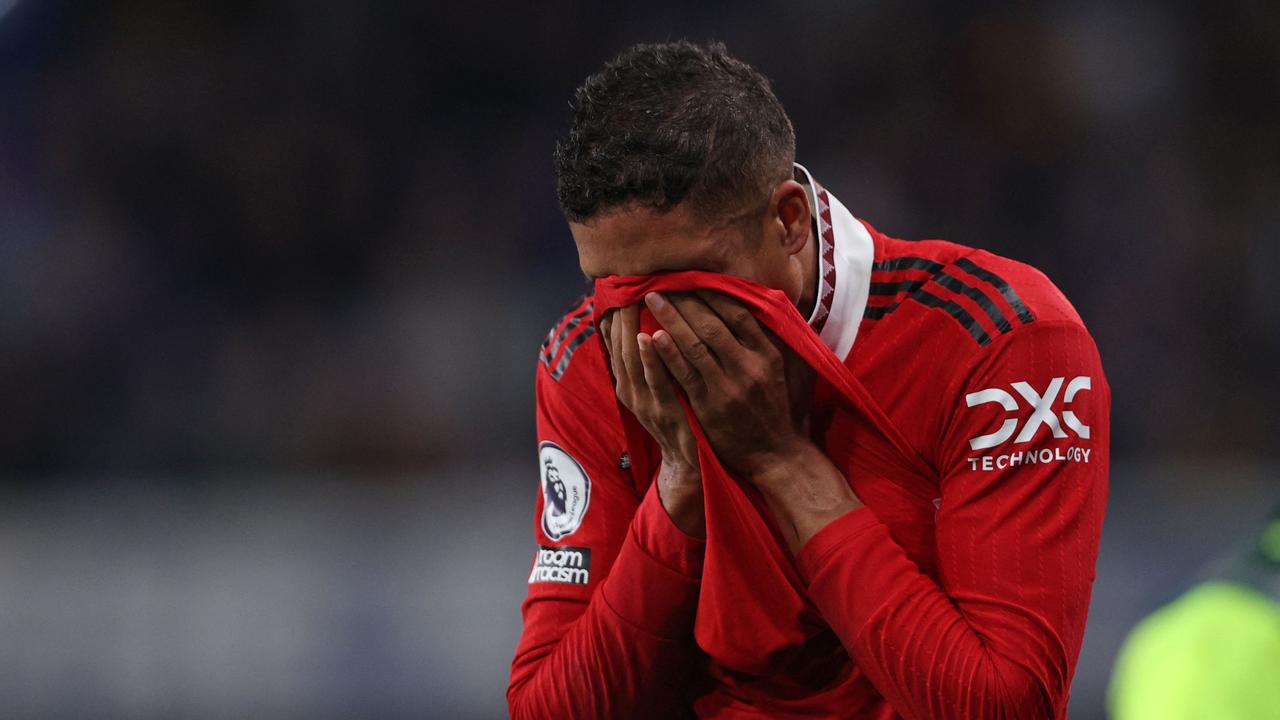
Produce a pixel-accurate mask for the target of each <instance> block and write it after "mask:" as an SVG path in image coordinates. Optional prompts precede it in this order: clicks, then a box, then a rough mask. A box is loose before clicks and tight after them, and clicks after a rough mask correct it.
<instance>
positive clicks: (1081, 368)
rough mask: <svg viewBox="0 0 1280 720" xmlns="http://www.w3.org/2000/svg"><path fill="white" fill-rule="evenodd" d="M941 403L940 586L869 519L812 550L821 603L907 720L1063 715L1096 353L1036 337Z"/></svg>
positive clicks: (1093, 458)
mask: <svg viewBox="0 0 1280 720" xmlns="http://www.w3.org/2000/svg"><path fill="white" fill-rule="evenodd" d="M948 397H949V399H946V398H948ZM944 402H950V403H952V404H951V408H954V410H953V411H952V412H953V413H954V414H953V416H952V418H951V419H950V421H949V422H948V423H947V424H946V427H945V430H944V431H943V432H942V433H941V434H940V436H939V446H938V447H937V448H936V451H935V453H934V457H935V458H936V462H937V464H938V467H939V471H940V476H941V483H940V487H941V496H942V497H941V499H940V501H939V502H938V503H937V504H938V509H937V516H936V534H937V550H938V558H939V570H938V578H937V579H934V577H932V576H930V575H927V574H925V573H923V572H922V571H921V570H920V569H919V568H918V567H917V566H916V565H915V563H913V562H912V560H911V559H910V558H909V557H908V556H907V554H906V552H905V551H904V550H903V549H902V547H901V546H899V545H898V544H897V543H896V542H895V541H894V540H893V538H892V537H891V535H890V533H889V531H888V528H887V527H886V526H885V525H884V524H883V523H882V522H880V521H879V519H877V518H876V516H875V513H874V512H873V511H872V510H871V509H870V508H865V507H864V508H859V509H858V510H854V511H852V512H850V513H848V514H847V515H845V516H843V517H841V518H839V519H837V520H836V521H834V522H833V523H831V524H830V525H828V526H827V527H826V528H823V529H822V530H821V531H820V532H819V533H818V534H817V535H815V536H814V537H813V538H812V539H811V540H810V541H809V543H808V544H806V545H805V547H804V548H802V550H801V553H800V555H799V557H798V558H797V561H798V563H799V565H800V567H801V570H802V572H803V573H804V575H805V576H806V577H807V578H808V579H809V583H810V584H809V592H810V595H811V598H812V600H813V601H814V603H815V604H816V605H817V606H818V608H819V609H820V610H821V611H822V613H823V615H824V617H826V618H827V620H828V621H829V623H830V624H831V627H832V628H833V629H834V630H835V631H836V633H837V634H838V635H839V636H840V638H841V639H842V641H843V642H844V644H845V646H846V647H847V648H848V649H849V651H850V653H851V655H852V656H853V657H854V658H855V660H856V661H857V663H858V664H859V666H860V667H862V668H863V669H864V670H865V671H866V672H867V674H868V676H869V677H870V678H871V679H872V681H873V683H874V684H875V685H876V687H877V689H878V690H880V692H881V693H882V694H883V695H884V696H885V698H886V699H887V700H888V701H889V702H890V704H891V705H892V706H893V707H894V709H895V710H897V712H898V713H900V714H901V715H902V716H904V717H907V718H959V717H982V718H1006V717H1007V718H1032V717H1056V718H1062V717H1065V716H1066V707H1067V697H1068V692H1069V688H1070V684H1071V677H1072V674H1073V671H1074V668H1075V663H1076V659H1077V657H1078V654H1079V651H1080V644H1081V641H1082V639H1083V636H1084V626H1085V619H1086V615H1087V612H1088V606H1089V597H1090V592H1091V588H1092V583H1093V578H1094V565H1095V561H1096V559H1097V552H1098V541H1099V537H1100V534H1101V529H1102V517H1103V511H1104V507H1105V504H1106V493H1107V465H1108V444H1109V423H1108V414H1109V409H1110V390H1109V388H1108V386H1107V384H1106V380H1105V378H1104V377H1103V373H1102V366H1101V363H1100V360H1099V358H1098V353H1097V350H1096V348H1095V346H1094V343H1093V341H1092V339H1091V338H1090V337H1089V334H1088V333H1087V332H1086V331H1085V329H1084V328H1083V327H1082V326H1080V325H1079V324H1078V323H1072V322H1067V321H1056V320H1055V321H1049V322H1037V323H1033V324H1028V325H1026V326H1023V327H1021V328H1019V329H1018V330H1016V331H1015V332H1013V333H1009V334H1007V335H1005V336H1003V337H1002V338H1001V339H1000V340H999V341H997V344H995V345H993V346H991V347H990V348H988V352H984V353H983V354H981V355H980V356H979V357H978V358H977V359H976V360H974V361H973V362H972V363H971V364H970V366H969V367H968V368H966V369H965V370H964V371H963V372H960V373H957V380H956V381H955V382H954V383H953V385H952V392H951V393H949V396H948V395H944Z"/></svg>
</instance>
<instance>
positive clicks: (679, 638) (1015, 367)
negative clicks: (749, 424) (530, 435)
mask: <svg viewBox="0 0 1280 720" xmlns="http://www.w3.org/2000/svg"><path fill="white" fill-rule="evenodd" d="M797 178H798V179H801V181H802V182H804V184H805V185H806V186H807V187H808V188H809V192H810V202H811V206H812V207H813V208H814V209H815V223H814V228H813V231H814V233H815V239H816V242H817V243H818V250H819V253H818V254H819V263H818V274H819V277H818V288H819V292H818V300H817V302H816V303H815V308H814V310H813V312H812V314H811V315H810V317H809V318H808V319H807V320H806V319H805V318H802V317H801V316H800V315H799V313H797V312H796V310H795V308H794V307H792V306H791V305H789V304H788V303H787V302H786V300H785V299H784V298H783V297H782V295H781V294H780V293H777V292H776V291H771V290H767V289H764V288H761V287H760V286H757V285H754V284H752V283H749V282H747V281H743V280H739V279H735V278H727V277H724V276H715V275H708V274H705V273H676V274H670V275H661V276H654V277H651V278H607V279H604V280H602V281H600V282H599V283H598V285H597V292H596V296H595V297H593V298H586V299H584V300H583V301H582V302H581V303H580V304H579V305H578V306H577V307H576V308H575V309H574V310H573V311H572V312H570V313H569V314H568V315H567V316H566V317H565V318H564V319H563V320H562V321H561V322H560V323H558V324H557V325H556V327H554V328H552V331H551V332H550V333H549V334H548V336H547V340H546V342H544V344H543V348H542V351H541V354H540V361H539V365H538V377H537V423H538V435H539V441H540V464H541V467H542V491H541V492H540V493H539V495H538V500H537V505H536V520H535V539H536V543H537V545H538V546H539V549H538V551H537V553H536V556H535V561H534V567H533V569H532V572H531V575H530V584H529V591H528V595H527V598H526V600H525V603H524V606H523V613H524V620H525V629H524V633H523V635H522V637H521V640H520V644H519V646H518V648H517V651H516V657H515V660H514V662H513V666H512V674H511V684H510V686H509V689H508V699H509V705H510V709H511V714H512V715H513V717H655V716H661V717H667V716H679V714H681V713H685V714H690V713H692V714H696V715H697V716H700V717H722V718H732V717H773V718H790V717H796V718H799V717H808V718H812V717H851V718H890V717H906V718H950V717H975V718H976V717H982V718H988V717H1018V718H1026V717H1065V714H1066V706H1067V696H1068V690H1069V687H1070V682H1071V676H1072V673H1073V670H1074V667H1075V662H1076V658H1077V656H1078V653H1079V648H1080V643H1081V640H1082V638H1083V632H1084V623H1085V618H1086V613H1087V608H1088V602H1089V595H1090V589H1091V586H1092V581H1093V576H1094V562H1095V560H1096V556H1097V547H1098V538H1099V535H1100V531H1101V523H1102V516H1103V509H1104V506H1105V500H1106V488H1107V463H1108V433H1109V429H1108V412H1109V406H1110V391H1109V388H1108V386H1107V384H1106V380H1105V377H1104V376H1103V373H1102V367H1101V363H1100V361H1099V358H1098V354H1097V351H1096V349H1095V347H1094V343H1093V341H1092V339H1091V338H1090V336H1089V334H1088V332H1087V331H1086V329H1085V328H1084V326H1083V323H1082V322H1081V320H1080V318H1079V316H1078V315H1077V314H1076V312H1075V310H1074V309H1073V308H1072V307H1071V305H1070V304H1069V303H1068V302H1067V300H1066V299H1065V298H1064V297H1063V296H1062V294H1061V293H1060V292H1059V291H1058V290H1057V289H1056V288H1055V287H1054V286H1053V285H1052V284H1051V283H1050V282H1049V281H1048V280H1047V279H1046V278H1045V277H1044V276H1043V275H1042V274H1040V273H1039V272H1037V271H1035V270H1034V269H1032V268H1030V267H1028V266H1026V265H1022V264H1020V263H1017V262H1014V261H1011V260H1007V259H1004V258H1000V257H997V256H994V255H991V254H989V253H986V252H983V251H980V250H974V249H972V248H966V247H963V246H960V245H955V244H952V243H948V242H943V241H916V242H907V241H901V240H895V239H893V238H889V237H887V236H885V235H883V234H881V233H879V232H877V231H875V230H874V229H873V228H871V227H870V226H869V225H867V224H865V223H863V222H861V221H859V220H857V219H856V218H854V217H853V216H852V214H850V213H849V211H848V210H847V209H845V208H844V206H843V205H842V204H840V203H839V201H838V200H836V199H835V198H834V197H831V196H830V195H829V194H828V193H827V192H826V191H825V190H824V189H822V188H821V186H819V185H818V184H817V183H816V182H814V181H813V180H812V178H811V177H810V176H809V174H808V173H807V171H805V170H804V169H803V168H800V167H799V166H797ZM651 287H662V288H666V289H678V288H685V289H687V288H691V287H710V288H713V289H717V290H720V291H722V292H726V293H728V294H730V295H733V296H734V297H737V298H738V299H739V300H740V301H743V302H745V303H746V304H747V305H748V306H749V307H750V308H751V309H752V312H753V313H754V314H755V315H756V317H757V318H758V319H759V320H760V321H761V322H762V323H764V324H765V325H767V326H769V327H770V328H771V329H773V330H774V332H775V333H777V334H778V335H779V337H781V338H782V339H783V340H784V341H785V342H787V343H788V344H789V345H790V346H791V347H792V348H793V349H794V350H795V351H796V352H797V353H798V354H799V355H800V356H801V357H803V358H804V359H805V360H806V361H807V362H809V363H810V365H812V366H813V367H814V368H815V370H817V372H818V375H819V377H820V381H819V382H818V383H817V387H816V389H815V395H814V401H813V407H812V417H813V426H814V434H815V439H816V440H817V441H818V442H819V443H820V445H821V446H822V447H823V448H824V450H825V451H826V452H827V454H828V456H829V457H830V458H831V459H832V460H833V462H835V464H836V466H837V467H839V468H840V469H841V471H842V472H843V473H844V474H845V477H846V478H847V479H848V480H849V482H850V484H851V486H852V487H853V489H854V491H855V492H856V493H857V495H858V497H859V498H860V499H861V500H862V501H863V503H865V505H866V507H864V508H860V509H858V510H855V511H853V512H850V513H848V514H847V515H845V516H843V517H841V518H839V519H838V520H836V521H835V522H833V523H831V524H830V525H828V526H827V527H826V528H824V529H823V530H822V531H821V532H819V533H818V534H817V535H816V536H815V537H814V538H813V539H812V540H810V542H809V543H808V544H806V545H805V547H804V548H802V550H801V551H800V553H799V554H798V556H797V557H795V558H792V557H791V556H790V555H789V553H788V552H787V550H786V548H785V545H784V544H783V543H782V542H781V541H780V540H779V538H778V536H777V534H776V529H775V528H774V527H773V520H772V517H771V515H770V513H769V512H768V510H767V509H766V508H765V507H764V505H763V503H762V502H761V501H760V499H759V496H758V495H757V494H755V493H754V491H753V490H752V489H751V488H750V487H749V486H747V485H745V484H744V483H742V482H741V481H740V480H739V479H736V478H733V477H732V476H731V475H730V474H729V473H727V472H725V471H723V469H722V468H719V466H718V463H717V462H716V461H715V459H714V456H713V455H711V456H710V457H708V456H707V455H706V454H702V455H700V459H701V461H702V463H703V470H704V484H705V486H706V512H707V528H708V538H707V540H706V541H701V540H697V539H694V538H691V537H688V536H686V535H684V534H683V533H682V532H680V530H678V529H677V528H676V527H675V526H674V525H673V524H672V523H671V521H670V519H669V518H668V516H667V515H666V512H665V510H664V509H663V508H662V505H661V502H660V499H659V498H658V497H657V493H656V491H655V487H654V484H653V482H652V479H653V476H654V474H655V473H656V472H657V469H658V467H657V466H658V457H657V449H656V447H655V445H654V443H653V442H652V440H651V439H650V438H649V437H648V436H647V434H646V433H645V432H644V430H643V429H642V428H641V427H640V426H639V424H638V422H637V421H636V420H635V419H634V418H633V417H631V416H630V413H629V412H627V411H626V410H625V409H624V408H621V407H620V406H619V404H618V402H617V400H616V398H615V396H614V393H613V381H612V378H611V375H610V372H609V369H608V368H609V364H608V359H607V357H606V354H605V349H604V345H603V344H602V343H601V342H600V338H599V336H598V335H596V334H595V330H594V328H595V319H597V318H598V317H599V316H600V315H601V314H602V313H603V312H604V311H606V310H607V309H608V308H609V307H615V306H617V305H619V304H622V303H626V302H633V301H635V300H636V299H637V298H638V297H641V296H642V293H643V292H644V291H645V289H647V288H651ZM650 321H651V319H650ZM695 432H697V431H695ZM700 439H702V438H700ZM701 444H702V445H703V446H705V445H706V443H705V439H702V442H701ZM706 452H707V453H709V452H710V451H709V449H707V450H706ZM709 469H710V471H709ZM549 529H550V531H551V532H550V533H549V532H548V530H549ZM564 530H568V532H564Z"/></svg>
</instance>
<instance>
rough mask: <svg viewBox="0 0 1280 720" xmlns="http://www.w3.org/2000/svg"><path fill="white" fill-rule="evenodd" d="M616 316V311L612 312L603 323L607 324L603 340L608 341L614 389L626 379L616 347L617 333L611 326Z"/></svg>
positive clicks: (620, 354)
mask: <svg viewBox="0 0 1280 720" xmlns="http://www.w3.org/2000/svg"><path fill="white" fill-rule="evenodd" d="M617 314H618V311H617V310H614V311H612V313H611V314H610V316H609V317H608V318H606V319H605V322H606V323H608V326H607V329H606V330H605V333H606V334H605V340H606V341H608V346H609V369H610V370H612V371H613V382H614V387H615V388H619V387H621V386H622V382H623V381H624V380H625V379H626V377H627V375H626V372H624V371H623V369H622V352H621V350H620V349H619V347H618V333H616V332H613V331H614V330H616V329H617V328H615V327H614V326H613V320H614V317H615V316H616V315H617Z"/></svg>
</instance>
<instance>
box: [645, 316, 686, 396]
mask: <svg viewBox="0 0 1280 720" xmlns="http://www.w3.org/2000/svg"><path fill="white" fill-rule="evenodd" d="M636 345H637V346H638V347H639V348H640V362H641V364H642V365H644V381H645V383H646V384H647V385H648V386H649V391H650V392H652V393H653V398H654V399H655V400H657V401H658V402H659V403H660V404H662V405H668V406H669V405H673V404H674V405H676V406H679V404H680V399H679V397H677V395H676V381H675V379H674V378H672V377H671V373H670V371H668V370H667V366H666V364H665V363H663V361H662V357H661V356H659V355H658V350H657V348H655V347H654V344H653V337H652V336H650V335H649V334H648V333H640V334H639V335H638V336H637V337H636Z"/></svg>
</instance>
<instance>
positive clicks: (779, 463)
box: [751, 443, 862, 554]
mask: <svg viewBox="0 0 1280 720" xmlns="http://www.w3.org/2000/svg"><path fill="white" fill-rule="evenodd" d="M751 479H752V482H753V483H754V484H755V485H756V486H757V487H758V488H760V491H761V493H762V494H763V495H764V498H765V501H766V502H767V503H768V505H769V508H770V509H771V510H772V511H773V515H774V518H775V519H776V520H777V521H778V526H779V528H780V529H781V530H782V534H783V536H784V537H786V539H787V544H788V546H789V547H790V548H791V552H792V554H795V553H798V552H799V551H800V548H802V547H804V545H805V543H807V542H808V541H809V539H810V538H812V537H813V536H814V535H816V534H817V533H818V531H819V530H821V529H822V528H824V527H826V526H827V525H829V524H830V523H831V522H832V521H834V520H835V519H836V518H839V517H841V516H842V515H845V514H847V513H849V512H851V511H853V510H856V509H858V508H860V507H862V502H861V501H860V500H859V499H858V496H857V495H855V494H854V492H853V489H852V488H851V487H850V486H849V482H848V481H847V480H846V479H845V477H844V475H842V474H841V473H840V470H839V469H838V468H836V466H835V465H834V464H833V463H832V462H831V460H830V459H829V458H828V457H827V456H826V454H824V453H823V452H822V450H820V449H819V448H818V447H817V446H816V445H814V444H813V443H803V444H801V445H799V446H797V448H796V449H795V450H793V451H791V452H789V453H788V454H787V456H786V457H782V458H779V459H777V460H773V461H771V462H769V463H766V464H763V465H762V467H761V468H760V469H758V470H756V471H754V472H753V473H752V478H751Z"/></svg>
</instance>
